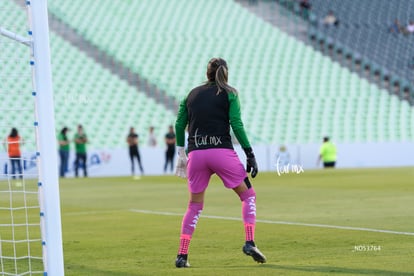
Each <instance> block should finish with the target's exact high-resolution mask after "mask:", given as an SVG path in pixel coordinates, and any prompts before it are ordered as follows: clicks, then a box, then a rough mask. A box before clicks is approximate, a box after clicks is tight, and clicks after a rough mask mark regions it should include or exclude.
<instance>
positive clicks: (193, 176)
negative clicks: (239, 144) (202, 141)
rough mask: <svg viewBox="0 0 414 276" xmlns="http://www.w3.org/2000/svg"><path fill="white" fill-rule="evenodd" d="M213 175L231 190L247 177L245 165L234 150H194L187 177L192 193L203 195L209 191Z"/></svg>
mask: <svg viewBox="0 0 414 276" xmlns="http://www.w3.org/2000/svg"><path fill="white" fill-rule="evenodd" d="M213 173H215V174H217V175H218V176H219V177H220V178H221V180H222V181H223V184H224V186H225V187H226V188H229V189H233V188H236V187H237V186H239V185H240V183H242V182H243V180H244V179H245V178H246V177H247V173H246V171H245V170H244V167H243V164H242V163H241V162H240V159H239V157H238V155H237V153H236V152H235V151H234V150H233V149H203V150H193V151H191V152H190V153H189V154H188V166H187V176H188V189H189V190H190V192H191V193H201V192H203V191H204V190H205V189H207V186H208V183H209V181H210V177H211V175H212V174H213Z"/></svg>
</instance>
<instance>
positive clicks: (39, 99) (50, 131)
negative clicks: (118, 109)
mask: <svg viewBox="0 0 414 276" xmlns="http://www.w3.org/2000/svg"><path fill="white" fill-rule="evenodd" d="M25 3H26V8H27V16H28V22H29V24H28V26H29V30H28V32H27V36H28V37H27V38H25V37H23V36H21V35H18V34H15V33H13V32H12V31H10V30H8V29H7V27H0V34H1V35H2V36H4V37H7V38H10V39H13V40H14V41H16V42H19V43H22V44H24V45H25V46H24V45H19V44H17V43H16V44H15V46H14V47H26V46H29V47H30V60H29V59H28V60H27V62H28V64H30V65H31V68H32V85H33V90H32V95H33V98H34V103H35V104H34V106H35V107H34V113H35V116H34V117H35V118H34V121H33V126H34V130H35V133H36V134H35V137H36V138H35V139H36V160H35V163H36V167H37V174H38V179H37V186H38V200H39V203H38V204H39V210H40V212H39V213H40V214H39V215H40V228H41V229H40V232H41V244H42V258H43V267H44V271H43V273H42V274H43V275H52V276H55V275H56V276H61V275H64V265H63V246H62V229H61V215H60V195H59V178H58V170H57V164H58V157H57V143H56V133H55V119H54V102H53V91H52V72H51V61H50V46H49V25H48V12H47V1H46V0H31V1H30V0H27V1H25ZM28 52H29V51H28ZM23 176H25V175H24V173H23ZM23 180H24V179H23ZM9 182H10V181H9ZM9 185H10V184H9ZM20 185H21V184H20ZM10 198H11V196H10ZM11 209H13V208H11ZM12 221H13V220H12ZM12 224H13V223H12ZM0 230H1V229H0ZM0 235H1V232H0ZM13 236H14V234H13ZM0 239H1V236H0ZM0 246H1V244H0ZM0 255H2V252H1V247H0ZM0 258H1V259H2V260H3V256H0ZM2 265H3V262H2ZM16 271H17V269H16ZM3 273H4V275H14V274H9V273H8V272H7V273H6V272H4V271H3ZM16 274H17V273H16ZM18 274H19V275H20V272H19V273H18ZM24 274H26V272H25V273H24ZM27 274H30V275H32V273H31V272H30V271H29V272H28V273H27Z"/></svg>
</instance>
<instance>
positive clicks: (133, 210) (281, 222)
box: [129, 209, 414, 236]
mask: <svg viewBox="0 0 414 276" xmlns="http://www.w3.org/2000/svg"><path fill="white" fill-rule="evenodd" d="M129 211H130V212H134V213H142V214H153V215H162V216H183V214H180V213H172V212H159V211H151V210H141V209H130V210H129ZM201 217H203V218H210V219H221V220H237V221H241V218H236V217H223V216H209V215H201ZM256 222H259V223H268V224H284V225H298V226H307V227H319V228H332V229H341V230H353V231H366V232H376V233H385V234H394V235H407V236H414V232H399V231H391V230H382V229H372V228H364V227H351V226H339V225H328V224H317V223H316V224H314V223H302V222H292V221H277V220H264V219H257V220H256Z"/></svg>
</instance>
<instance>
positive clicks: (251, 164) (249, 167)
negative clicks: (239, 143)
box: [243, 148, 258, 178]
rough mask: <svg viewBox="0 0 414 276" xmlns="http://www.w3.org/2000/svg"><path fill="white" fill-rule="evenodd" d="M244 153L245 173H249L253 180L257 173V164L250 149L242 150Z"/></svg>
mask: <svg viewBox="0 0 414 276" xmlns="http://www.w3.org/2000/svg"><path fill="white" fill-rule="evenodd" d="M243 150H244V153H245V154H246V158H247V159H246V172H248V173H249V172H251V174H250V175H251V176H252V178H255V177H256V175H257V173H258V168H257V162H256V158H255V157H254V153H253V150H252V148H245V149H243Z"/></svg>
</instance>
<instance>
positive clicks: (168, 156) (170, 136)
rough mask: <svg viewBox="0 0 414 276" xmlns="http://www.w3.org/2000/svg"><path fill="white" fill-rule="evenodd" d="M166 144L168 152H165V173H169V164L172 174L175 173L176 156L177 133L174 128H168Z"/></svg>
mask: <svg viewBox="0 0 414 276" xmlns="http://www.w3.org/2000/svg"><path fill="white" fill-rule="evenodd" d="M165 144H166V145H167V151H166V152H165V165H164V172H166V171H167V167H168V164H170V169H171V172H173V171H174V156H175V132H174V128H173V126H171V125H170V126H169V127H168V133H167V134H165Z"/></svg>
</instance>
